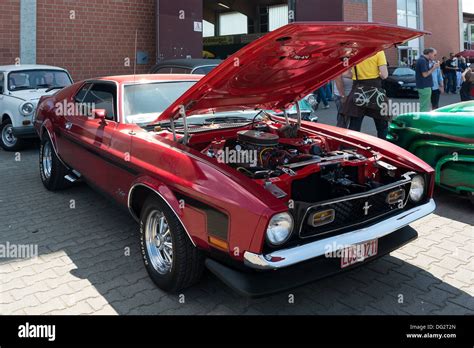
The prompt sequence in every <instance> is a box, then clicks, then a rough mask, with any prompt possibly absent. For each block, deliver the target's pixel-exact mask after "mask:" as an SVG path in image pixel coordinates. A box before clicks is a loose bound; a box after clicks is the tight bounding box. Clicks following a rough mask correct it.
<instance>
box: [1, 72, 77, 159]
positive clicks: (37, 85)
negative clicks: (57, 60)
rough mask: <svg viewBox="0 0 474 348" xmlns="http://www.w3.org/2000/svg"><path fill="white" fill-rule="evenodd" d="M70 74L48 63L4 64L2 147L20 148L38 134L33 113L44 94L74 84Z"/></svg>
mask: <svg viewBox="0 0 474 348" xmlns="http://www.w3.org/2000/svg"><path fill="white" fill-rule="evenodd" d="M71 84H72V79H71V76H70V75H69V73H68V72H67V71H66V70H64V69H62V68H58V67H54V66H47V65H7V66H0V146H1V147H2V148H3V149H4V150H6V151H17V150H19V149H21V148H22V146H23V145H24V142H25V139H28V138H33V137H37V134H36V132H35V130H34V128H33V122H32V121H33V115H34V114H35V111H36V107H37V104H38V101H39V99H40V97H42V96H45V95H52V94H53V93H55V92H56V91H57V90H58V89H62V88H64V87H67V86H70V85H71Z"/></svg>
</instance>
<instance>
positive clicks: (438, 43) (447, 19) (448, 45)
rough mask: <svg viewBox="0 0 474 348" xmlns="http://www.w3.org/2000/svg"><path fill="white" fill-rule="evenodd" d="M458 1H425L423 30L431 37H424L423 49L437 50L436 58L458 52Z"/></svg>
mask: <svg viewBox="0 0 474 348" xmlns="http://www.w3.org/2000/svg"><path fill="white" fill-rule="evenodd" d="M458 6H459V5H458V0H429V2H428V1H426V0H425V8H424V16H423V17H424V22H425V23H424V24H425V30H427V31H430V32H432V35H427V36H425V47H434V48H436V49H437V50H438V58H439V59H440V60H441V57H442V56H448V55H449V53H450V52H453V53H458V52H459V50H460V47H459V46H460V40H461V38H460V33H459V25H460V23H459V14H458V11H454V10H450V11H446V10H445V9H447V8H450V9H457V8H458Z"/></svg>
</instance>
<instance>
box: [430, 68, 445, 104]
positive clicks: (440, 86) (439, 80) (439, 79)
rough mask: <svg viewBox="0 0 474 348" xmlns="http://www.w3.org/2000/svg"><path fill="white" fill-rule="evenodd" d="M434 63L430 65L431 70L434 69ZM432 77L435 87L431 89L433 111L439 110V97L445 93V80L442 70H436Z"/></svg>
mask: <svg viewBox="0 0 474 348" xmlns="http://www.w3.org/2000/svg"><path fill="white" fill-rule="evenodd" d="M433 64H434V63H433V62H431V64H430V68H432V67H433ZM431 76H432V77H433V87H432V89H431V107H432V108H433V110H436V109H438V108H439V97H440V95H441V94H442V93H444V80H443V73H442V72H441V68H438V69H436V70H435V71H434V72H433V73H432V74H431Z"/></svg>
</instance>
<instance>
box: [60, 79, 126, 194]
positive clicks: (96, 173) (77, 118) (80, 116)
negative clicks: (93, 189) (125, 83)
mask: <svg viewBox="0 0 474 348" xmlns="http://www.w3.org/2000/svg"><path fill="white" fill-rule="evenodd" d="M117 109H118V107H117V86H116V84H115V83H114V82H102V81H101V82H92V83H89V84H85V85H84V86H83V88H81V90H80V91H79V92H78V94H77V95H76V97H75V108H74V113H73V115H70V114H68V115H66V116H65V118H66V120H65V121H66V122H64V129H63V130H62V132H63V133H64V134H63V141H64V142H65V143H67V144H65V145H66V146H64V145H63V146H62V148H63V150H64V151H65V152H66V153H65V154H64V158H65V160H66V162H67V163H68V164H69V165H70V166H71V167H72V168H73V169H75V170H76V171H78V172H79V173H81V175H82V176H83V177H84V178H86V180H88V181H89V182H90V183H91V184H92V185H94V186H97V188H99V189H101V190H104V191H109V190H108V187H107V182H108V178H109V177H110V175H111V174H110V163H109V162H110V145H111V142H112V137H113V134H114V132H115V129H116V128H117V125H118V122H117V121H118V120H117V117H118V116H117ZM94 110H105V112H106V117H105V119H100V118H95V117H94V115H93V111H94Z"/></svg>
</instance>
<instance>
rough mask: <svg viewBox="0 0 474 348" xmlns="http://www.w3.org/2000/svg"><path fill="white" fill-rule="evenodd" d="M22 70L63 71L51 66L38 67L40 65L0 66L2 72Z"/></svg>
mask: <svg viewBox="0 0 474 348" xmlns="http://www.w3.org/2000/svg"><path fill="white" fill-rule="evenodd" d="M20 70H63V71H66V69H64V68H60V67H57V66H51V65H38V64H19V65H0V71H5V72H11V71H20Z"/></svg>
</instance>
